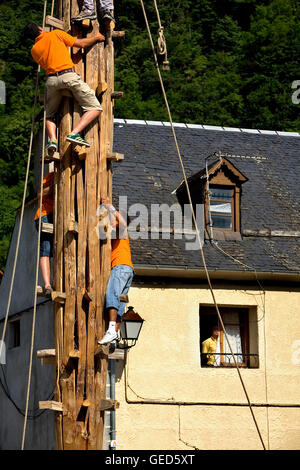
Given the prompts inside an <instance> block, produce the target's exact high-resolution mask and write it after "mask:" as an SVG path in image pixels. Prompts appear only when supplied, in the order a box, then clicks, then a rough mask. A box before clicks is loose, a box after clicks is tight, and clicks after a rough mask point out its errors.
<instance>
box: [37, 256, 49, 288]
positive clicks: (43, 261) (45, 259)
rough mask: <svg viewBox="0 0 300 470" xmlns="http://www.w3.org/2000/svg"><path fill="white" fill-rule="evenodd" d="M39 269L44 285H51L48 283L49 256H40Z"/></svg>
mask: <svg viewBox="0 0 300 470" xmlns="http://www.w3.org/2000/svg"><path fill="white" fill-rule="evenodd" d="M40 269H41V273H42V277H43V281H44V286H45V287H51V283H50V258H49V256H42V257H41V258H40Z"/></svg>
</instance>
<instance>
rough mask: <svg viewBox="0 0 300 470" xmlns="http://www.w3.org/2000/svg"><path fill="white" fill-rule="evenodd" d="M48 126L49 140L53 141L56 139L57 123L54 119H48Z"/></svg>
mask: <svg viewBox="0 0 300 470" xmlns="http://www.w3.org/2000/svg"><path fill="white" fill-rule="evenodd" d="M46 128H47V132H48V137H49V140H51V141H52V142H55V141H56V124H55V122H54V121H52V119H46Z"/></svg>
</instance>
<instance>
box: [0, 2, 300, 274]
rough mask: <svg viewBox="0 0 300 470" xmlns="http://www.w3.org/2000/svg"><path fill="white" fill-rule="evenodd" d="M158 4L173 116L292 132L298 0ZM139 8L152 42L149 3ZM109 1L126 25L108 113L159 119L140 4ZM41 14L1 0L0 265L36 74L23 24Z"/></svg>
mask: <svg viewBox="0 0 300 470" xmlns="http://www.w3.org/2000/svg"><path fill="white" fill-rule="evenodd" d="M157 1H158V6H159V10H160V14H161V20H162V23H163V25H164V27H165V36H166V39H167V45H168V58H169V61H170V66H171V70H170V71H169V72H168V71H163V78H164V81H165V86H166V90H167V94H168V98H169V102H170V107H171V110H172V113H173V119H174V120H175V121H181V122H182V121H183V122H190V123H205V124H211V125H226V126H241V127H253V128H261V129H280V130H286V131H295V130H296V131H297V130H298V129H299V124H300V120H299V113H298V107H297V106H296V105H294V104H292V101H291V95H292V89H291V84H292V82H293V81H294V80H297V79H299V78H300V77H299V75H298V58H299V55H300V22H299V20H298V18H299V13H300V5H299V2H298V0H172V1H170V0H157ZM145 5H146V9H147V12H148V16H149V21H150V24H151V29H152V32H153V35H154V38H155V41H156V38H157V29H158V22H157V18H156V14H155V10H154V6H153V2H152V1H151V0H145ZM115 7H116V17H117V21H118V29H124V30H125V31H126V39H125V40H124V41H122V42H120V43H119V44H116V73H115V89H116V90H122V91H124V92H125V95H124V98H123V99H122V100H117V101H116V103H115V116H116V117H126V118H135V119H149V120H166V119H167V114H166V111H165V108H164V104H163V99H162V95H161V90H160V85H159V82H158V80H157V74H156V70H155V68H154V64H153V58H152V52H151V49H150V44H149V40H148V36H147V32H146V29H145V24H144V18H143V14H142V10H141V8H140V1H139V0H115ZM42 11H43V1H42V0H2V2H1V5H0V38H1V40H0V80H4V81H5V83H6V87H7V104H6V106H5V109H3V106H1V108H0V214H1V215H0V267H4V264H5V257H6V254H7V248H8V245H9V239H10V234H11V230H12V227H13V224H14V218H15V214H16V209H17V207H18V206H19V204H20V202H21V196H22V191H23V180H24V175H25V168H26V158H27V148H28V142H29V134H30V126H31V116H32V103H33V96H34V82H35V76H36V65H35V64H34V62H33V60H32V59H31V56H30V47H31V44H30V41H28V40H25V39H24V38H23V37H22V30H23V27H24V25H25V24H26V23H27V22H28V21H32V22H37V23H40V22H41V18H42ZM160 60H161V61H162V59H160ZM41 87H42V84H41ZM37 111H39V109H38V110H37ZM28 195H29V196H30V195H32V189H31V186H30V187H29V193H28Z"/></svg>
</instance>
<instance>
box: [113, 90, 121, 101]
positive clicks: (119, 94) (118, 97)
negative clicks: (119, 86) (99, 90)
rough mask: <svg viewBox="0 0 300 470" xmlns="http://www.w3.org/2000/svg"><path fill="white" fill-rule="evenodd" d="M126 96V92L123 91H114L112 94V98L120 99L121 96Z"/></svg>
mask: <svg viewBox="0 0 300 470" xmlns="http://www.w3.org/2000/svg"><path fill="white" fill-rule="evenodd" d="M123 96H124V93H123V91H114V92H113V93H112V94H111V99H112V100H118V99H120V98H123Z"/></svg>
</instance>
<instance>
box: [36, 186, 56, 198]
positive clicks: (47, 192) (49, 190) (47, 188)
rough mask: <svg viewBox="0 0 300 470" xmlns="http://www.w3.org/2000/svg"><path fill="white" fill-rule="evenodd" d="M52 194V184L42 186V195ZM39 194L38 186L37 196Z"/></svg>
mask: <svg viewBox="0 0 300 470" xmlns="http://www.w3.org/2000/svg"><path fill="white" fill-rule="evenodd" d="M52 194H53V184H51V185H50V186H47V187H46V188H43V197H44V196H52ZM40 195H41V189H40V188H39V190H38V197H40Z"/></svg>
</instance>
